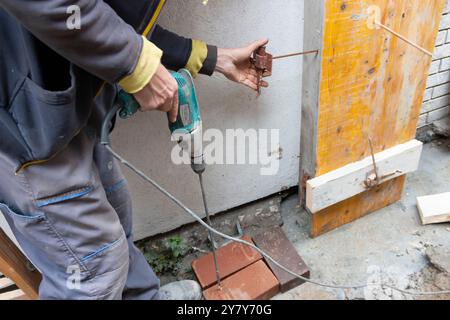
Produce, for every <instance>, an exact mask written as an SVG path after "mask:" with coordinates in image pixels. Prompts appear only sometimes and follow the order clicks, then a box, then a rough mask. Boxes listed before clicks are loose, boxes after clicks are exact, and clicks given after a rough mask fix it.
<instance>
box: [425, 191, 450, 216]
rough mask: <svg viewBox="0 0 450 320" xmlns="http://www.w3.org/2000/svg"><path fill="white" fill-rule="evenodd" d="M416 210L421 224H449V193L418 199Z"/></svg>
mask: <svg viewBox="0 0 450 320" xmlns="http://www.w3.org/2000/svg"><path fill="white" fill-rule="evenodd" d="M417 208H418V209H419V213H420V218H421V219H422V223H423V224H432V223H444V222H450V192H447V193H442V194H437V195H432V196H425V197H418V198H417Z"/></svg>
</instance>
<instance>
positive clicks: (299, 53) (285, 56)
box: [272, 50, 319, 60]
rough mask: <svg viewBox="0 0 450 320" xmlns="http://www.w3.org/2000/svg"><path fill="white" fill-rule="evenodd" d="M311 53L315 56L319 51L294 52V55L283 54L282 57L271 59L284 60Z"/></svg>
mask: <svg viewBox="0 0 450 320" xmlns="http://www.w3.org/2000/svg"><path fill="white" fill-rule="evenodd" d="M311 53H316V54H317V53H319V50H311V51H304V52H296V53H290V54H284V55H282V56H276V57H273V58H272V59H273V60H276V59H284V58H290V57H295V56H302V55H305V54H311Z"/></svg>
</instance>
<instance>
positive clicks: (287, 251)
mask: <svg viewBox="0 0 450 320" xmlns="http://www.w3.org/2000/svg"><path fill="white" fill-rule="evenodd" d="M253 241H254V242H255V243H256V245H257V246H258V248H260V249H261V250H263V251H265V252H267V253H268V254H269V255H270V256H271V257H272V258H274V259H275V260H276V261H278V262H279V263H281V264H282V265H284V266H285V267H287V268H288V269H290V270H292V271H294V272H296V273H298V274H299V275H301V276H303V277H305V278H309V269H308V266H307V265H306V263H305V262H304V261H303V259H302V258H301V257H300V256H299V255H298V253H297V250H295V248H294V246H293V245H292V243H291V242H290V241H289V239H288V238H287V236H286V235H285V233H284V232H283V229H281V228H280V227H278V226H276V227H274V228H270V229H267V230H265V231H263V232H262V233H260V234H258V235H257V236H255V237H253ZM264 259H265V258H264ZM265 261H266V263H267V264H268V265H269V267H270V269H271V270H272V272H273V273H274V274H275V276H276V277H277V279H278V281H279V282H280V290H281V292H283V293H284V292H286V291H289V290H291V289H293V288H295V287H298V286H299V285H301V284H303V283H304V282H305V281H304V280H302V279H300V278H297V277H294V276H293V275H291V274H290V273H287V272H286V271H283V270H281V269H280V268H279V267H277V266H276V265H274V264H273V263H272V262H270V261H268V260H267V259H265Z"/></svg>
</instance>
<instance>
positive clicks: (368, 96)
mask: <svg viewBox="0 0 450 320" xmlns="http://www.w3.org/2000/svg"><path fill="white" fill-rule="evenodd" d="M371 5H376V6H378V7H379V8H380V10H381V22H382V23H383V24H385V25H387V26H388V27H390V28H391V29H393V30H395V31H396V32H398V33H400V34H402V35H403V36H405V37H407V38H408V39H410V40H411V41H413V42H415V43H417V44H418V45H420V46H422V47H424V48H425V49H427V50H429V51H433V50H434V44H435V40H436V36H437V31H438V28H439V24H440V20H441V17H442V12H443V9H444V5H445V0H395V1H393V0H372V1H370V2H366V1H359V0H348V1H342V0H322V1H311V0H310V1H308V0H307V1H305V6H306V8H307V10H308V11H313V12H314V11H315V12H316V13H317V14H320V12H323V21H322V22H323V25H322V27H320V28H316V29H312V30H308V28H309V27H308V25H309V22H311V21H308V19H309V20H313V19H319V18H320V16H319V15H317V14H315V15H312V17H310V18H308V17H307V16H306V15H305V19H306V21H305V37H306V41H308V42H310V43H314V39H316V38H317V37H318V36H319V35H320V36H321V38H322V42H321V44H320V47H319V48H320V49H321V54H322V55H321V63H320V71H319V72H318V74H319V75H320V80H319V85H318V86H317V85H316V84H315V83H313V84H310V85H307V86H306V89H304V95H305V97H306V98H305V99H304V103H303V108H305V109H306V111H304V112H303V115H305V117H304V118H303V120H302V126H307V127H309V128H310V129H309V135H310V136H311V137H312V138H310V139H307V140H308V142H309V143H308V146H302V152H303V154H304V153H305V152H310V153H311V152H312V153H311V154H309V155H308V156H305V159H306V160H303V161H302V164H301V170H300V172H301V174H302V177H301V181H305V180H309V179H311V178H314V177H318V176H321V175H324V174H326V173H329V172H331V171H333V170H336V169H339V168H341V167H344V166H346V165H348V164H350V163H354V162H357V161H360V160H362V159H364V158H367V157H369V156H370V155H371V151H370V148H369V142H368V141H369V139H371V140H372V141H373V147H374V152H375V153H379V152H382V151H384V150H386V149H389V148H392V147H394V146H396V145H398V144H403V143H406V142H408V141H410V140H412V139H414V138H415V132H416V125H417V122H418V119H419V114H420V109H421V106H422V100H423V95H424V92H425V87H426V81H427V76H428V69H429V66H430V63H431V57H429V56H427V55H425V54H424V53H423V52H421V51H419V50H417V49H416V48H414V47H412V46H410V45H409V44H407V43H405V42H404V41H403V40H401V39H398V38H397V37H395V36H393V35H392V34H390V33H387V32H386V31H384V30H382V29H380V30H370V29H369V28H368V27H367V23H366V22H367V9H368V7H369V6H371ZM309 33H311V34H314V35H312V36H308V34H309ZM316 42H317V41H316ZM305 43H306V42H305ZM313 81H315V80H314V79H313ZM316 89H317V90H316ZM315 90H316V91H315ZM305 134H306V135H307V134H308V132H306V133H302V135H305ZM305 139H306V138H302V144H303V143H304V140H305ZM403 185H404V179H403V178H402V177H400V178H396V179H394V180H392V181H390V182H388V183H386V184H384V185H383V186H381V187H380V188H379V190H378V192H379V193H385V191H386V190H388V188H390V189H394V190H395V193H394V195H397V196H393V195H389V196H388V197H387V198H383V197H379V195H378V194H379V193H374V192H371V191H369V192H366V194H362V195H359V196H355V197H353V198H352V199H350V200H345V201H344V203H338V204H336V205H334V206H332V207H329V208H327V209H324V210H323V212H322V211H319V212H318V214H317V215H315V216H314V217H313V226H312V229H313V230H312V233H313V234H316V235H317V234H321V233H323V232H326V231H327V230H329V228H330V226H331V225H333V226H334V227H337V226H339V225H341V224H340V223H338V222H342V223H346V222H347V221H353V220H355V219H357V218H358V217H359V216H361V215H364V214H367V213H368V211H369V210H370V209H373V208H381V207H382V205H383V206H385V205H389V204H391V203H392V202H394V201H397V200H398V199H399V196H401V191H402V188H403ZM387 199H388V200H390V201H392V202H390V201H386V200H387ZM367 202H369V203H370V205H368V204H367ZM344 207H345V208H347V209H345V211H344V212H347V210H349V212H348V213H346V214H345V215H346V216H345V218H343V217H341V216H340V215H342V214H343V212H342V209H343V208H344ZM369 207H370V208H369ZM330 223H331V224H330Z"/></svg>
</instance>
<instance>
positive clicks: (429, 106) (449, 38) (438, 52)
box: [419, 0, 450, 127]
mask: <svg viewBox="0 0 450 320" xmlns="http://www.w3.org/2000/svg"><path fill="white" fill-rule="evenodd" d="M446 116H450V0H447V5H446V7H445V11H444V15H443V17H442V21H441V25H440V27H439V34H438V37H437V40H436V49H435V52H434V57H433V62H432V64H431V67H430V76H429V77H428V82H427V90H426V91H425V96H424V103H423V107H422V114H421V116H420V121H419V127H423V126H425V125H428V124H430V123H432V122H434V121H436V120H440V119H442V118H444V117H446Z"/></svg>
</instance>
